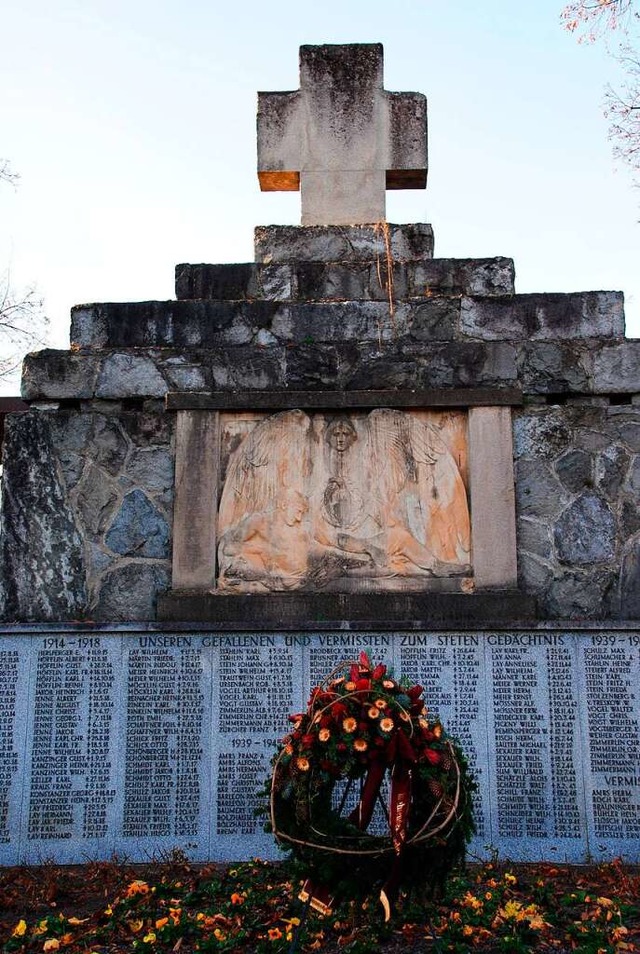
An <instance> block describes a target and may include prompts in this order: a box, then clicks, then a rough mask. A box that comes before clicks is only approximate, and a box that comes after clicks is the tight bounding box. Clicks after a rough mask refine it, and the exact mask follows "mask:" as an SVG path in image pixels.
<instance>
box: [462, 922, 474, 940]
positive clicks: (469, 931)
mask: <svg viewBox="0 0 640 954" xmlns="http://www.w3.org/2000/svg"><path fill="white" fill-rule="evenodd" d="M462 933H463V935H464V936H465V937H471V935H472V934H473V928H472V927H471V925H470V924H465V926H464V927H463V928H462Z"/></svg>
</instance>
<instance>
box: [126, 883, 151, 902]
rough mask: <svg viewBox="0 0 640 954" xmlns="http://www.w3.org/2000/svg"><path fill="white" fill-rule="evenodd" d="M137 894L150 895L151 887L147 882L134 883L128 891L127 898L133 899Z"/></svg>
mask: <svg viewBox="0 0 640 954" xmlns="http://www.w3.org/2000/svg"><path fill="white" fill-rule="evenodd" d="M136 894H149V885H148V884H147V882H146V881H132V882H131V884H130V885H129V887H128V888H127V890H126V893H125V896H126V897H127V898H133V897H134V895H136Z"/></svg>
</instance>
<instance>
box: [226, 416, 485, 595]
mask: <svg viewBox="0 0 640 954" xmlns="http://www.w3.org/2000/svg"><path fill="white" fill-rule="evenodd" d="M220 427H221V442H220V448H221V451H220V455H221V458H220V494H219V510H218V530H217V540H218V554H217V556H218V576H217V588H218V590H219V591H221V592H226V593H254V592H255V593H264V592H269V591H276V590H283V591H288V590H311V591H314V590H329V591H330V590H335V591H347V592H349V591H367V590H376V591H379V590H381V589H383V590H384V589H388V590H398V589H410V590H411V589H413V590H415V589H425V588H426V589H428V588H441V589H442V588H443V589H456V590H460V589H463V590H464V589H468V588H470V587H471V586H472V580H471V576H472V571H471V563H472V559H471V530H470V519H469V504H468V463H467V447H468V439H467V413H466V412H464V411H458V410H447V411H424V410H410V411H401V410H395V409H388V408H379V409H376V410H373V411H370V412H357V411H351V412H348V413H346V412H336V413H330V414H328V413H322V414H321V413H312V414H308V413H306V412H305V411H302V410H287V411H282V412H280V413H277V414H273V415H270V416H267V415H265V414H257V413H255V414H251V413H243V414H237V413H236V414H222V415H221V422H220Z"/></svg>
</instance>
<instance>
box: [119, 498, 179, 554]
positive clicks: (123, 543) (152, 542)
mask: <svg viewBox="0 0 640 954" xmlns="http://www.w3.org/2000/svg"><path fill="white" fill-rule="evenodd" d="M105 543H106V544H107V546H108V547H109V549H110V550H113V552H114V553H119V554H121V555H122V556H130V557H152V558H154V559H156V560H164V559H166V558H167V557H168V555H169V527H168V526H167V521H166V520H165V518H164V517H163V516H162V514H161V513H160V511H159V510H158V508H157V507H155V506H154V505H153V504H152V503H151V501H150V500H149V498H148V497H147V495H146V494H144V493H143V492H142V491H141V490H132V491H131V493H129V494H127V495H126V496H125V498H124V500H123V501H122V504H121V506H120V509H119V510H118V512H117V514H116V515H115V517H114V519H113V522H112V524H111V526H110V527H109V531H108V533H107V534H106V536H105Z"/></svg>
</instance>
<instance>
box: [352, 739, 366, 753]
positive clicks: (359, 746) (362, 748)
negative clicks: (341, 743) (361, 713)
mask: <svg viewBox="0 0 640 954" xmlns="http://www.w3.org/2000/svg"><path fill="white" fill-rule="evenodd" d="M353 747H354V749H355V750H356V752H366V751H367V749H368V748H369V746H368V745H367V743H366V742H365V740H364V739H356V740H355V742H354V743H353Z"/></svg>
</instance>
